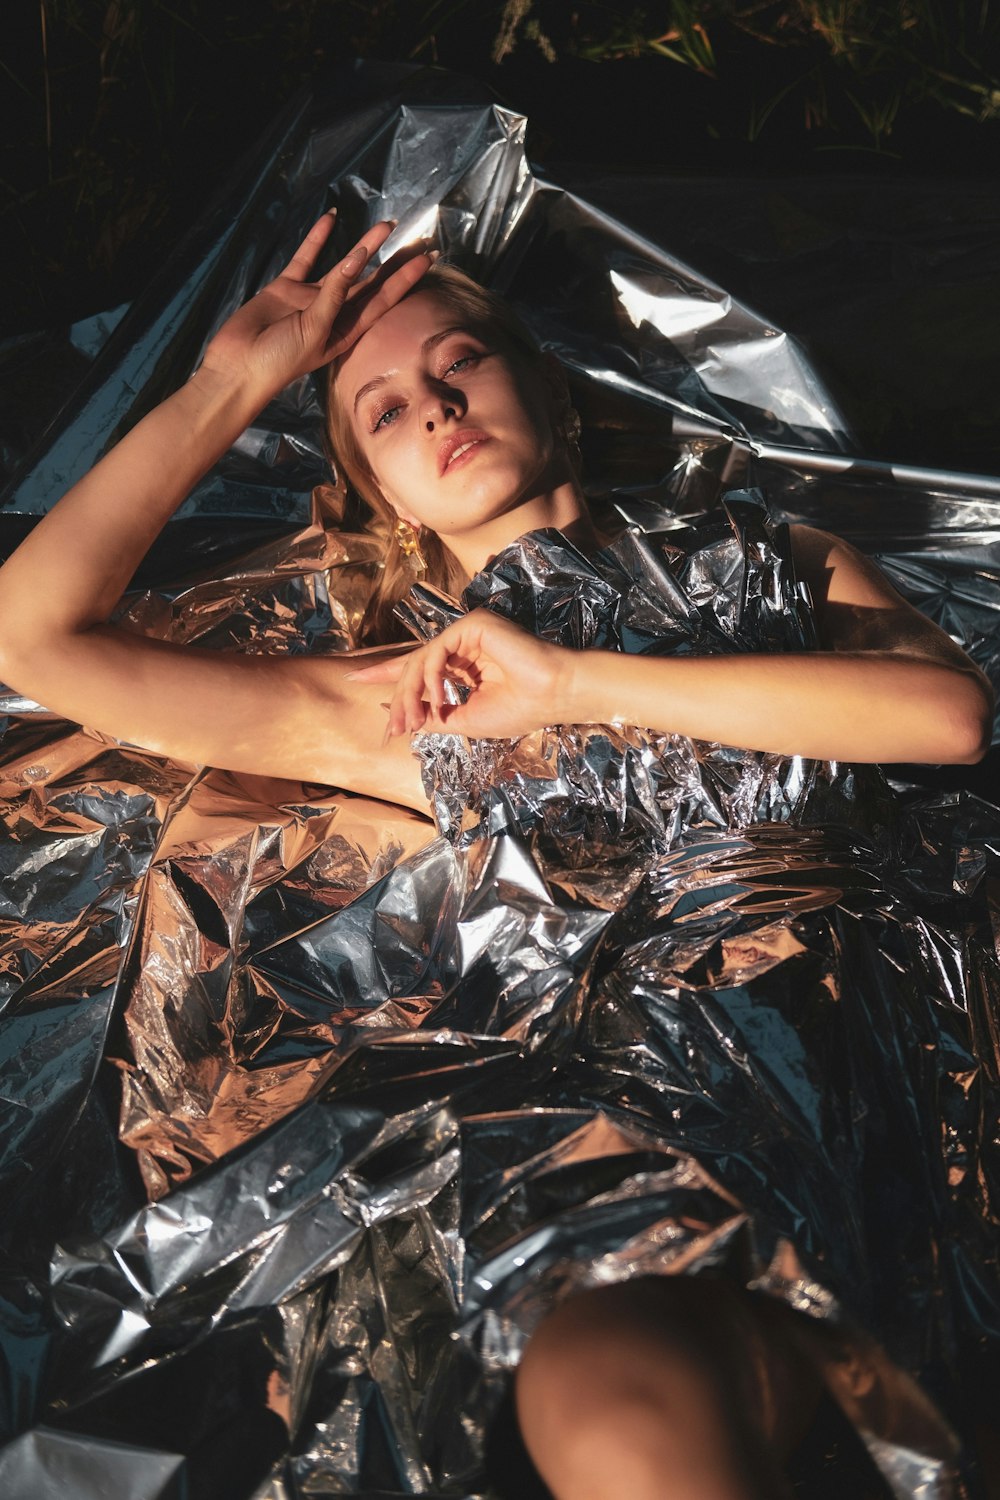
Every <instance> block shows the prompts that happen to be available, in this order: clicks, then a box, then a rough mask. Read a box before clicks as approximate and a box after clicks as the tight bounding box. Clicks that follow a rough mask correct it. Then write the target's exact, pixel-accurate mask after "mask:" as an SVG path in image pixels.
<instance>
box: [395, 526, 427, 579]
mask: <svg viewBox="0 0 1000 1500" xmlns="http://www.w3.org/2000/svg"><path fill="white" fill-rule="evenodd" d="M392 534H393V537H394V538H395V542H396V546H397V547H398V548H399V550H400V552H402V554H403V556H404V557H405V558H406V561H407V562H408V563H409V565H410V567H411V568H412V569H413V571H414V573H418V574H419V573H426V572H427V559H426V558H425V557H424V554H423V553H422V552H421V550H420V532H419V531H418V530H417V529H416V527H415V526H411V525H410V523H409V521H404V520H403V518H402V517H400V519H399V520H398V521H397V522H396V525H395V527H394V528H393V533H392Z"/></svg>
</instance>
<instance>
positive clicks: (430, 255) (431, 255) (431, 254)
mask: <svg viewBox="0 0 1000 1500" xmlns="http://www.w3.org/2000/svg"><path fill="white" fill-rule="evenodd" d="M427 259H428V260H429V261H430V263H431V265H433V264H434V262H435V261H436V260H440V259H441V251H440V250H428V252H427Z"/></svg>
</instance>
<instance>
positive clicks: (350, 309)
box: [307, 220, 430, 358]
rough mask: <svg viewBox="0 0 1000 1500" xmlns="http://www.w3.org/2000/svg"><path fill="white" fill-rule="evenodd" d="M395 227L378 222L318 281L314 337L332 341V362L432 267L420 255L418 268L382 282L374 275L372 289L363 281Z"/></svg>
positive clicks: (408, 266) (311, 316)
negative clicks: (334, 357)
mask: <svg viewBox="0 0 1000 1500" xmlns="http://www.w3.org/2000/svg"><path fill="white" fill-rule="evenodd" d="M394 227H395V226H394V225H393V224H392V223H390V222H389V221H388V220H384V221H383V222H382V223H380V224H374V225H373V226H372V228H371V229H369V230H366V232H365V233H364V234H363V235H362V236H361V239H360V240H359V241H358V243H357V244H356V245H355V246H354V248H353V249H352V250H350V251H349V252H348V254H347V255H345V256H344V258H343V260H341V261H339V262H338V263H337V265H335V266H334V267H333V268H332V270H329V271H327V273H326V275H325V276H323V277H322V278H321V279H320V281H319V283H318V285H319V291H318V292H317V295H316V298H315V300H314V302H313V304H312V306H311V307H310V309H309V312H308V314H307V318H308V322H309V325H310V326H311V328H312V330H313V332H314V333H315V334H316V335H319V334H320V333H321V332H322V334H323V336H324V337H326V338H327V339H328V341H329V348H328V357H329V358H332V357H333V356H334V355H335V354H340V353H342V352H343V351H344V350H346V349H348V348H349V347H350V346H351V344H352V343H354V342H355V341H356V340H357V339H358V338H360V336H361V334H362V333H364V332H365V330H366V329H367V328H370V327H371V325H372V323H373V322H374V321H375V320H376V318H378V317H380V316H381V314H382V313H383V312H385V311H386V310H387V309H388V308H389V307H392V306H393V305H394V304H395V303H396V302H398V301H399V299H400V298H401V297H402V296H403V295H404V293H405V292H406V291H407V290H408V289H409V287H411V286H412V285H413V284H414V283H415V282H416V281H418V280H419V278H420V277H421V276H422V275H423V274H424V272H425V271H426V269H427V267H428V265H429V264H430V262H429V260H428V258H427V257H426V256H416V257H415V258H414V261H415V262H419V264H415V263H413V262H410V261H407V262H405V263H404V264H403V265H401V266H400V267H399V269H398V271H393V272H392V273H390V274H389V275H383V276H381V277H380V278H378V279H376V278H375V277H373V278H372V280H371V285H370V289H369V286H368V284H367V283H365V284H361V283H360V278H361V276H362V275H363V273H364V271H365V269H366V267H367V266H368V265H369V264H370V262H371V259H372V256H373V255H375V254H376V252H377V251H378V250H380V249H381V247H382V246H383V245H384V244H385V242H386V240H387V239H388V238H389V236H390V234H391V233H392V231H393V229H394ZM345 304H347V305H346V306H345ZM334 325H336V327H335V326H334Z"/></svg>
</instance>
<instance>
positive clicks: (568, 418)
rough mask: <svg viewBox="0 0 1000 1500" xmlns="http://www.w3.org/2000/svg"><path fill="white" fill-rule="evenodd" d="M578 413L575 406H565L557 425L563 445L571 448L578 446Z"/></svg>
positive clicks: (579, 424)
mask: <svg viewBox="0 0 1000 1500" xmlns="http://www.w3.org/2000/svg"><path fill="white" fill-rule="evenodd" d="M580 427H581V423H580V413H579V412H578V411H577V409H576V407H575V406H570V405H568V404H567V406H566V409H565V411H564V412H563V414H562V420H561V421H560V423H559V433H560V436H561V437H562V440H563V442H564V443H566V444H568V445H569V447H571V448H579V446H580Z"/></svg>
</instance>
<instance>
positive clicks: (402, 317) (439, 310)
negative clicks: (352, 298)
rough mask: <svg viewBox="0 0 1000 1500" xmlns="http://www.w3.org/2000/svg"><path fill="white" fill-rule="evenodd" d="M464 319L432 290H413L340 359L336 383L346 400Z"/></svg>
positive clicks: (398, 368) (392, 370)
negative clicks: (411, 293)
mask: <svg viewBox="0 0 1000 1500" xmlns="http://www.w3.org/2000/svg"><path fill="white" fill-rule="evenodd" d="M462 323H463V319H462V317H461V315H460V314H459V313H457V312H456V310H455V309H454V308H453V307H449V306H448V305H447V304H446V303H445V302H444V301H442V299H441V298H440V297H439V296H437V295H436V294H435V293H434V292H415V293H414V294H413V296H411V297H407V298H406V299H405V300H404V301H403V302H397V304H396V306H395V307H391V308H390V309H389V311H388V312H387V313H383V315H382V317H381V318H379V320H378V322H377V323H373V324H372V326H371V328H369V329H368V331H367V333H365V334H363V335H362V336H361V338H360V339H358V342H357V343H356V344H355V345H354V347H353V348H352V349H351V350H350V351H349V353H348V354H347V355H346V356H345V357H344V359H342V360H341V362H340V367H339V369H338V371H337V385H338V386H339V387H340V389H341V391H342V393H343V396H344V397H345V399H347V400H353V398H354V394H355V392H356V391H359V390H360V389H361V387H362V386H363V385H365V384H367V382H368V381H369V380H375V379H377V378H378V377H379V376H381V375H389V374H392V373H393V372H394V371H396V370H400V369H402V368H403V367H404V366H405V365H406V364H407V363H408V362H410V361H411V360H415V359H419V358H420V356H421V354H422V352H423V346H424V344H425V343H426V341H427V340H428V339H429V338H433V337H434V335H435V334H436V333H440V332H442V330H444V329H445V328H452V327H454V326H455V325H456V324H457V325H459V326H461V325H462Z"/></svg>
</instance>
